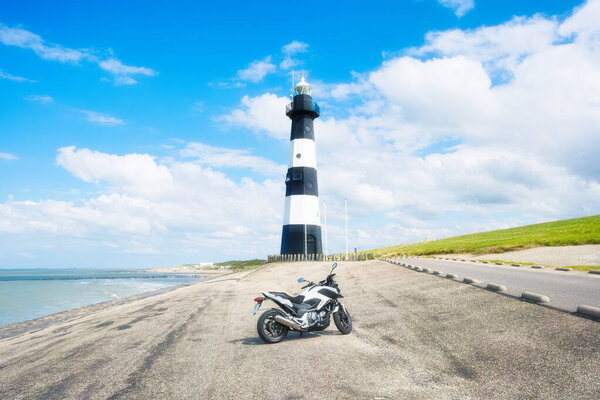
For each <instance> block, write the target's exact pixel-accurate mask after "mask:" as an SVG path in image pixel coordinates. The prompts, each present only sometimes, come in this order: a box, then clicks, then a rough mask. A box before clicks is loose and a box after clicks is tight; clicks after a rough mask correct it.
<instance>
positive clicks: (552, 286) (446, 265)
mask: <svg viewBox="0 0 600 400" xmlns="http://www.w3.org/2000/svg"><path fill="white" fill-rule="evenodd" d="M395 260H397V261H401V262H404V263H406V264H412V265H415V266H420V267H423V268H430V269H432V270H439V271H442V272H443V273H446V274H449V273H452V274H456V275H458V276H459V278H464V277H469V278H475V279H477V280H480V281H481V284H479V285H478V286H482V287H484V286H485V285H486V284H487V283H496V284H500V285H503V286H505V287H506V288H507V291H506V292H505V293H507V294H510V295H513V296H517V297H520V296H521V294H522V293H523V292H524V291H528V292H534V293H538V294H542V295H545V296H548V297H549V298H550V302H549V303H548V304H549V305H551V306H553V307H556V308H560V309H562V310H566V311H571V312H574V311H576V310H577V307H578V306H580V305H588V306H593V307H599V308H600V275H593V274H588V273H583V272H579V271H556V270H553V269H531V268H530V267H526V266H521V267H513V266H509V265H495V264H493V263H490V264H483V263H479V262H477V263H473V262H470V261H449V260H439V259H432V258H414V257H412V258H406V259H403V258H397V259H395Z"/></svg>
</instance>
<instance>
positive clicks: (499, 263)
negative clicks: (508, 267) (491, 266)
mask: <svg viewBox="0 0 600 400" xmlns="http://www.w3.org/2000/svg"><path fill="white" fill-rule="evenodd" d="M495 264H496V265H502V264H503V263H501V262H497V263H495Z"/></svg>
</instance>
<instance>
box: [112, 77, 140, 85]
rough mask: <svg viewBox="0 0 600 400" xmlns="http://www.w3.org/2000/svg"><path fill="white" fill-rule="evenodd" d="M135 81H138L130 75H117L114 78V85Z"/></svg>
mask: <svg viewBox="0 0 600 400" xmlns="http://www.w3.org/2000/svg"><path fill="white" fill-rule="evenodd" d="M136 83H138V81H136V80H135V79H133V78H132V77H130V76H117V77H116V78H115V85H135V84H136Z"/></svg>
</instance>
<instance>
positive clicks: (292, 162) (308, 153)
mask: <svg viewBox="0 0 600 400" xmlns="http://www.w3.org/2000/svg"><path fill="white" fill-rule="evenodd" d="M288 166H289V167H290V168H292V167H311V168H314V169H317V150H316V146H315V141H314V140H312V139H294V140H292V142H291V143H290V155H289V161H288Z"/></svg>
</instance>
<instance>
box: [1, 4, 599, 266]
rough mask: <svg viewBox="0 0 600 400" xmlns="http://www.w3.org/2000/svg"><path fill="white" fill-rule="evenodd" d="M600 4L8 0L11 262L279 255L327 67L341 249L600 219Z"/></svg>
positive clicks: (322, 154)
mask: <svg viewBox="0 0 600 400" xmlns="http://www.w3.org/2000/svg"><path fill="white" fill-rule="evenodd" d="M598 18H600V5H599V2H598V1H589V2H581V1H539V2H517V1H504V2H492V1H475V2H473V1H470V0H440V1H434V0H422V1H408V0H407V1H397V2H389V1H374V2H370V3H369V4H368V6H366V5H365V3H364V2H344V3H337V2H306V1H305V2H288V3H280V2H258V3H248V2H240V3H236V2H231V3H228V4H222V3H218V2H213V3H207V4H204V3H203V2H170V3H169V4H148V2H144V3H142V2H118V3H117V2H109V1H106V2H102V4H99V3H98V4H91V3H89V2H81V3H73V2H41V1H40V2H28V1H24V2H11V3H8V2H5V3H4V4H3V5H2V12H1V13H0V179H1V182H2V185H1V186H0V267H63V266H66V267H71V266H72V267H126V266H135V267H142V266H165V265H166V266H168V265H176V264H178V263H186V262H201V261H218V260H223V259H230V258H248V257H264V256H265V255H266V254H272V253H276V252H277V250H278V247H279V240H280V238H279V235H280V229H281V226H280V225H281V219H282V214H283V198H284V191H283V177H284V175H285V170H286V164H287V152H288V145H289V142H288V138H289V120H287V119H286V117H285V115H284V113H283V107H284V106H285V103H286V101H287V96H288V95H289V88H290V86H291V71H292V70H293V69H294V70H296V71H300V70H305V71H306V73H307V76H308V81H309V82H310V83H311V84H312V85H313V95H314V97H315V100H316V101H317V102H319V103H320V104H321V107H322V115H321V118H320V119H319V120H318V122H317V124H316V131H317V157H318V162H319V179H320V185H319V186H320V189H321V199H322V200H326V201H327V213H328V224H329V225H328V227H329V244H330V250H331V251H341V250H343V242H344V239H343V229H342V228H343V218H342V214H343V199H344V197H348V199H349V204H350V228H351V229H350V234H349V236H350V245H351V247H358V248H361V249H366V248H372V247H378V246H382V245H391V244H397V243H404V242H412V241H418V240H422V239H424V238H426V237H427V238H429V239H431V238H440V237H444V236H448V235H454V234H460V233H466V232H472V231H479V230H486V229H495V228H500V227H507V226H515V225H520V224H525V223H533V222H540V221H546V220H552V219H559V218H567V217H576V216H582V215H591V214H597V213H599V212H600V201H599V200H598V199H599V198H600V189H599V183H598V174H599V173H600V169H599V167H598V165H597V162H596V150H597V148H598V145H600V142H599V139H598V138H599V137H600V135H599V133H600V132H599V130H600V129H599V126H600V124H599V122H600V121H599V117H598V112H597V109H598V108H597V107H598V105H599V104H598V98H597V93H599V92H600V90H598V89H599V88H600V78H599V76H598V72H597V71H598V70H600V51H599V50H598V49H599V48H600V46H598V44H599V42H600V39H599V38H600V29H599V28H598V27H597V23H595V22H594V21H597V20H598Z"/></svg>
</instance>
